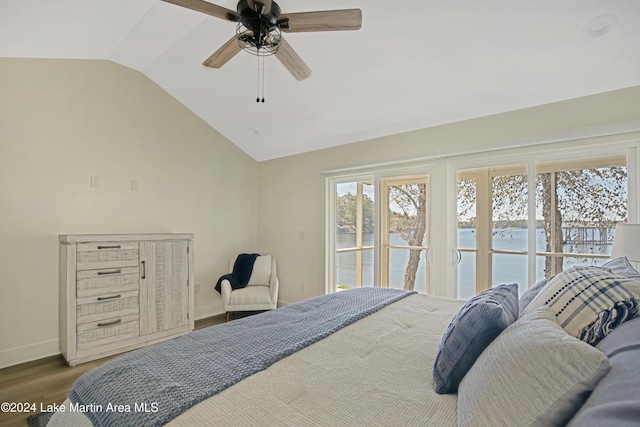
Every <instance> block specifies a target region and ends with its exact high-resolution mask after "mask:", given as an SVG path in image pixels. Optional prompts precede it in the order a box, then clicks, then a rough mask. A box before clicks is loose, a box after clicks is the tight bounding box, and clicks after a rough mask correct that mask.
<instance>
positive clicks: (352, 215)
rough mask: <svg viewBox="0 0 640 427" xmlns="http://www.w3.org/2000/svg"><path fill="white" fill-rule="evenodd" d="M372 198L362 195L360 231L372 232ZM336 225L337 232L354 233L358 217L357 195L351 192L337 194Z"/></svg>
mask: <svg viewBox="0 0 640 427" xmlns="http://www.w3.org/2000/svg"><path fill="white" fill-rule="evenodd" d="M373 205H374V204H373V200H371V198H370V197H369V196H368V195H366V194H363V195H362V211H363V212H362V222H363V224H362V231H363V232H364V233H373V208H374V206H373ZM336 211H337V215H336V217H337V227H338V232H339V233H355V232H356V227H357V218H358V201H357V196H356V195H354V194H352V193H351V192H349V193H346V194H343V195H342V196H337V199H336Z"/></svg>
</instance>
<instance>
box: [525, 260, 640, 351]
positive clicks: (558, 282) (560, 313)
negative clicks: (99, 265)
mask: <svg viewBox="0 0 640 427" xmlns="http://www.w3.org/2000/svg"><path fill="white" fill-rule="evenodd" d="M639 299H640V282H636V281H633V280H629V279H626V278H624V277H622V276H618V275H616V274H613V273H611V272H610V271H609V270H607V269H603V268H599V267H582V266H578V267H571V268H569V269H567V270H565V271H563V272H562V273H560V274H558V275H557V276H555V277H553V278H552V279H551V280H549V282H548V283H547V285H546V286H545V287H544V288H543V289H542V290H541V291H540V292H539V293H538V295H536V297H535V298H534V299H533V301H531V303H530V304H529V305H528V306H527V308H525V309H524V311H523V312H522V314H523V315H524V314H526V313H527V312H529V311H531V310H534V309H536V308H538V307H540V306H542V305H546V306H548V307H549V308H551V309H552V310H553V312H554V314H555V316H556V320H557V321H558V323H559V324H560V326H562V327H563V328H564V329H565V330H566V331H567V332H568V333H569V334H570V335H572V336H574V337H576V338H578V339H580V340H582V341H584V342H586V343H588V344H591V345H595V344H597V343H598V341H600V340H601V339H602V338H604V337H605V336H606V335H607V334H609V332H611V331H612V330H613V329H614V328H615V327H616V326H618V325H619V324H621V323H622V322H624V321H626V320H629V319H632V318H634V317H636V316H637V315H638V300H639Z"/></svg>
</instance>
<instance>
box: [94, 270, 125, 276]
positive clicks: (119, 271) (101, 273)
mask: <svg viewBox="0 0 640 427" xmlns="http://www.w3.org/2000/svg"><path fill="white" fill-rule="evenodd" d="M120 273H122V270H113V271H98V276H104V275H105V274H120Z"/></svg>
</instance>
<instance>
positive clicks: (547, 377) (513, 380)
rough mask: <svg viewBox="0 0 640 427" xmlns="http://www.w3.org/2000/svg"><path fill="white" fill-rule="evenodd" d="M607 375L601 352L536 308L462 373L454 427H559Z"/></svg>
mask: <svg viewBox="0 0 640 427" xmlns="http://www.w3.org/2000/svg"><path fill="white" fill-rule="evenodd" d="M608 370H609V361H608V359H607V357H606V356H605V355H604V353H602V352H601V351H600V350H598V349H596V348H595V347H592V346H590V345H588V344H586V343H584V342H582V341H580V340H578V339H577V338H574V337H572V336H570V335H569V334H567V332H566V331H565V330H564V329H563V328H562V327H560V326H559V325H558V324H557V323H556V321H555V319H554V314H553V312H552V311H551V310H550V309H549V308H547V307H541V308H539V309H537V310H534V311H532V312H529V313H527V314H525V315H524V316H523V317H521V318H520V319H518V320H517V321H516V322H515V323H513V324H512V325H511V326H509V327H508V328H507V329H505V330H504V331H503V332H502V333H501V334H500V335H499V336H498V337H497V338H496V339H495V340H494V341H493V342H492V343H491V344H489V346H488V347H487V348H486V349H485V351H484V352H482V354H481V355H480V357H478V359H477V360H476V362H475V363H474V365H473V366H472V367H471V369H470V370H469V372H467V374H466V375H465V377H464V378H463V380H462V382H461V383H460V387H459V388H458V426H460V427H463V426H473V427H484V426H490V427H494V426H500V425H504V426H509V427H519V426H556V425H564V424H565V423H566V422H567V421H569V419H571V417H572V416H573V415H574V414H575V412H577V410H578V409H579V408H580V406H581V405H582V403H583V402H584V400H585V399H586V397H587V395H588V393H590V392H591V391H592V390H593V389H594V388H595V386H596V385H597V384H598V381H600V379H601V378H602V377H603V376H604V375H605V374H606V373H607V371H608Z"/></svg>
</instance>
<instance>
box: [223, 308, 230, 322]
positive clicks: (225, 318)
mask: <svg viewBox="0 0 640 427" xmlns="http://www.w3.org/2000/svg"><path fill="white" fill-rule="evenodd" d="M230 317H231V312H230V311H227V314H226V316H225V317H224V321H225V322H228V321H229V318H230Z"/></svg>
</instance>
